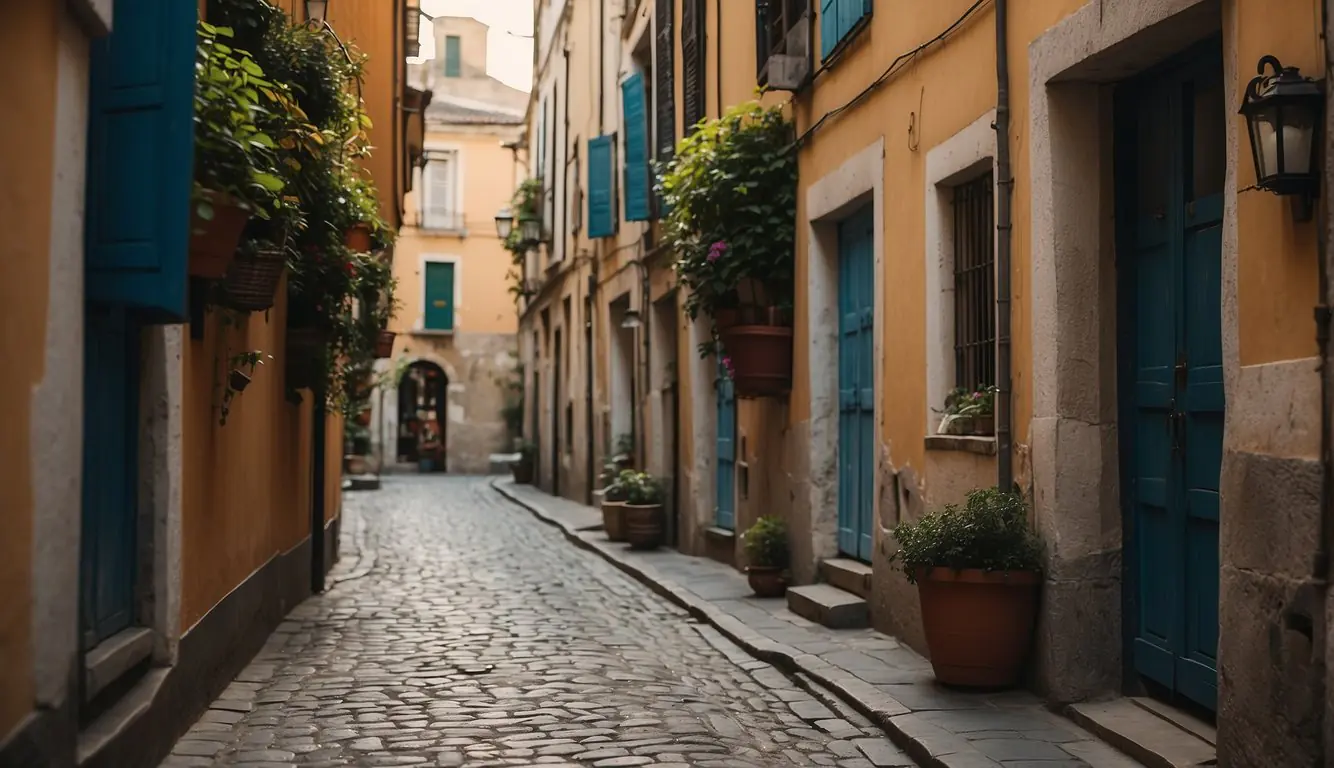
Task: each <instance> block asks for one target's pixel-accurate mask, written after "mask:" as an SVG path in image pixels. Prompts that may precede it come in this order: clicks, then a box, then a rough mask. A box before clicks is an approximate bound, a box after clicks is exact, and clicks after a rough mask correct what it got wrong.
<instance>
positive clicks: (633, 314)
mask: <svg viewBox="0 0 1334 768" xmlns="http://www.w3.org/2000/svg"><path fill="white" fill-rule="evenodd" d="M643 325H644V320H643V319H642V318H640V316H639V310H637V309H627V310H625V317H623V318H621V327H622V328H624V329H626V330H634V329H635V328H639V327H641V326H643Z"/></svg>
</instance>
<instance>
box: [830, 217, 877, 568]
mask: <svg viewBox="0 0 1334 768" xmlns="http://www.w3.org/2000/svg"><path fill="white" fill-rule="evenodd" d="M874 227H875V215H874V211H873V209H872V208H871V207H870V206H867V207H866V208H863V209H862V210H860V211H858V212H857V213H855V214H853V215H852V216H850V217H849V218H847V219H845V220H844V221H843V222H842V223H841V224H839V227H838V403H839V414H838V548H839V551H841V552H842V553H843V554H846V555H850V556H852V557H855V558H857V559H859V560H864V561H867V562H869V561H870V560H871V553H872V537H871V531H872V515H873V514H874V510H875V445H874V441H875V347H874V337H875V249H874V236H875V234H874Z"/></svg>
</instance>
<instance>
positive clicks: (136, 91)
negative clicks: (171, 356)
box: [85, 0, 198, 322]
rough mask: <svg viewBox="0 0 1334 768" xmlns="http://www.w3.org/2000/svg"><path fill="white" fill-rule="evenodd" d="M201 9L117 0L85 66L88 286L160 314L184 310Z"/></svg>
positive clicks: (106, 297) (96, 293)
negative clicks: (108, 25)
mask: <svg viewBox="0 0 1334 768" xmlns="http://www.w3.org/2000/svg"><path fill="white" fill-rule="evenodd" d="M197 13H198V10H197V6H196V4H194V3H189V2H177V0H117V2H116V4H115V15H114V18H113V30H114V31H113V32H112V34H110V35H108V36H107V37H105V38H102V39H100V40H97V41H94V42H93V43H92V48H91V62H90V66H89V75H90V80H89V117H88V177H87V212H86V213H87V220H86V222H85V227H86V229H85V237H86V239H87V248H86V254H87V256H86V259H87V268H88V273H87V281H86V284H87V289H86V290H87V294H88V296H89V297H90V298H91V299H93V300H95V301H100V302H103V303H106V304H116V305H123V306H128V307H134V308H136V309H139V310H144V311H145V313H146V316H147V317H150V318H153V319H155V320H161V321H166V322H176V321H180V320H184V319H185V318H186V316H187V315H188V314H189V313H188V311H187V291H186V280H187V277H186V275H187V270H188V260H189V254H188V249H189V239H190V189H191V185H192V178H193V168H194V155H193V153H194V123H193V114H194V60H195V22H196V16H197Z"/></svg>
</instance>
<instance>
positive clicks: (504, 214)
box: [496, 208, 514, 240]
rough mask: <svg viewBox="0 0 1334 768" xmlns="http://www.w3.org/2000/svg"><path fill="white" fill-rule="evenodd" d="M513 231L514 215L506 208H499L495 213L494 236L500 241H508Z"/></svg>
mask: <svg viewBox="0 0 1334 768" xmlns="http://www.w3.org/2000/svg"><path fill="white" fill-rule="evenodd" d="M513 231H514V214H513V213H512V212H511V211H510V209H508V208H501V209H500V210H499V211H498V212H497V213H496V235H497V236H498V237H499V238H500V239H501V240H508V239H509V236H510V233H511V232H513Z"/></svg>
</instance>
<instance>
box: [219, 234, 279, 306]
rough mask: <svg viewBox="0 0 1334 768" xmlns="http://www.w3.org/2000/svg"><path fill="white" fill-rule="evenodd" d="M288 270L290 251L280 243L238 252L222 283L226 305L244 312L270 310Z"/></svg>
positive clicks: (228, 266) (229, 265)
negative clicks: (242, 252)
mask: <svg viewBox="0 0 1334 768" xmlns="http://www.w3.org/2000/svg"><path fill="white" fill-rule="evenodd" d="M286 269H287V253H286V251H284V250H283V248H282V247H280V246H279V247H272V248H265V249H263V250H261V251H259V252H257V253H253V254H245V255H240V254H238V255H237V256H236V257H235V258H233V259H232V262H231V263H230V264H228V265H227V278H226V280H224V281H223V284H222V285H223V288H225V289H226V291H225V296H226V299H225V303H226V305H227V306H228V307H230V308H232V309H236V310H241V311H244V312H263V311H265V310H267V309H269V308H270V307H272V306H273V297H274V294H275V293H277V291H278V283H280V282H282V279H283V272H284V271H285V270H286Z"/></svg>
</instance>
